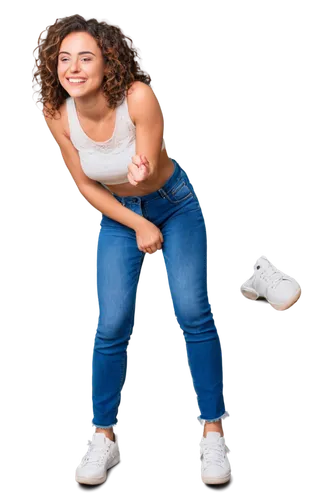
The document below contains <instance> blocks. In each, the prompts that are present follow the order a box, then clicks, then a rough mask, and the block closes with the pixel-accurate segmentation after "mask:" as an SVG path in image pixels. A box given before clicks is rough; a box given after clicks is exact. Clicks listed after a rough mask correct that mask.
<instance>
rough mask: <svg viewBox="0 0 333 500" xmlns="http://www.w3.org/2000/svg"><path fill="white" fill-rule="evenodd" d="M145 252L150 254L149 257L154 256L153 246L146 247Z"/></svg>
mask: <svg viewBox="0 0 333 500" xmlns="http://www.w3.org/2000/svg"><path fill="white" fill-rule="evenodd" d="M145 253H146V254H147V255H148V257H152V256H153V255H154V252H153V250H152V248H150V247H147V248H146V252H145Z"/></svg>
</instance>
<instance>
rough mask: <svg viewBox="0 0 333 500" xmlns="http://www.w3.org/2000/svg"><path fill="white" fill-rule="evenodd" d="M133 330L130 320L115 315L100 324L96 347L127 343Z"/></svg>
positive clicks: (100, 321)
mask: <svg viewBox="0 0 333 500" xmlns="http://www.w3.org/2000/svg"><path fill="white" fill-rule="evenodd" d="M132 330H133V323H132V321H131V319H130V318H128V317H127V316H123V315H116V314H115V315H114V316H112V317H110V318H107V319H106V318H105V319H100V320H99V322H98V326H97V330H96V336H95V345H96V344H97V345H100V344H107V345H108V346H112V345H118V344H121V343H123V342H127V341H128V340H129V338H130V336H131V333H132Z"/></svg>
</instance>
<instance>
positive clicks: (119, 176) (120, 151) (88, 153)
mask: <svg viewBox="0 0 333 500" xmlns="http://www.w3.org/2000/svg"><path fill="white" fill-rule="evenodd" d="M66 106H67V115H68V124H69V131H70V139H71V141H72V143H73V145H74V147H75V148H76V149H77V150H78V152H79V156H80V161H81V166H82V170H83V171H84V173H85V174H86V175H87V176H88V177H90V179H93V180H96V181H98V182H100V183H101V184H123V183H125V182H128V178H127V174H128V165H129V163H131V161H132V156H134V155H135V152H136V149H135V125H134V123H133V122H132V120H131V118H130V115H129V112H128V105H127V97H126V96H125V98H124V101H123V102H122V103H121V104H120V105H119V106H118V107H117V108H116V123H115V129H114V132H113V135H112V137H110V139H108V140H107V141H103V142H97V141H93V140H92V139H90V137H88V136H87V135H86V134H85V132H84V131H83V129H82V127H81V125H80V121H79V118H78V116H77V112H76V107H75V100H74V99H73V97H71V96H69V97H68V98H67V99H66ZM162 149H165V142H164V139H163V142H162Z"/></svg>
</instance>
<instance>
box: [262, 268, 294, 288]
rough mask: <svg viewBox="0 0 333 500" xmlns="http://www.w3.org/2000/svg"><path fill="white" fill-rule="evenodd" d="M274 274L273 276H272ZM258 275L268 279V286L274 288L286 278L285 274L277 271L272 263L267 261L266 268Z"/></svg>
mask: <svg viewBox="0 0 333 500" xmlns="http://www.w3.org/2000/svg"><path fill="white" fill-rule="evenodd" d="M268 271H271V272H270V273H269V272H268ZM274 275H275V278H274V279H272V278H273V276H274ZM260 277H264V279H266V281H270V285H269V286H270V287H271V288H276V287H277V285H278V284H279V283H280V282H281V281H282V280H283V279H287V275H286V274H285V273H283V272H282V271H279V269H277V268H276V267H275V266H274V265H273V264H271V263H269V264H268V267H267V269H266V270H264V271H262V272H261V274H260Z"/></svg>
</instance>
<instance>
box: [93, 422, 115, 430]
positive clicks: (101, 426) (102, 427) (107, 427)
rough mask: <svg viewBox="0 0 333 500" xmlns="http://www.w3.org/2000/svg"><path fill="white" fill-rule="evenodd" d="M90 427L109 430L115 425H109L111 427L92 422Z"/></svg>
mask: <svg viewBox="0 0 333 500" xmlns="http://www.w3.org/2000/svg"><path fill="white" fill-rule="evenodd" d="M91 425H92V426H93V427H98V428H99V429H109V428H110V427H114V426H115V425H117V424H116V423H115V424H111V425H98V424H94V422H92V423H91Z"/></svg>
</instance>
